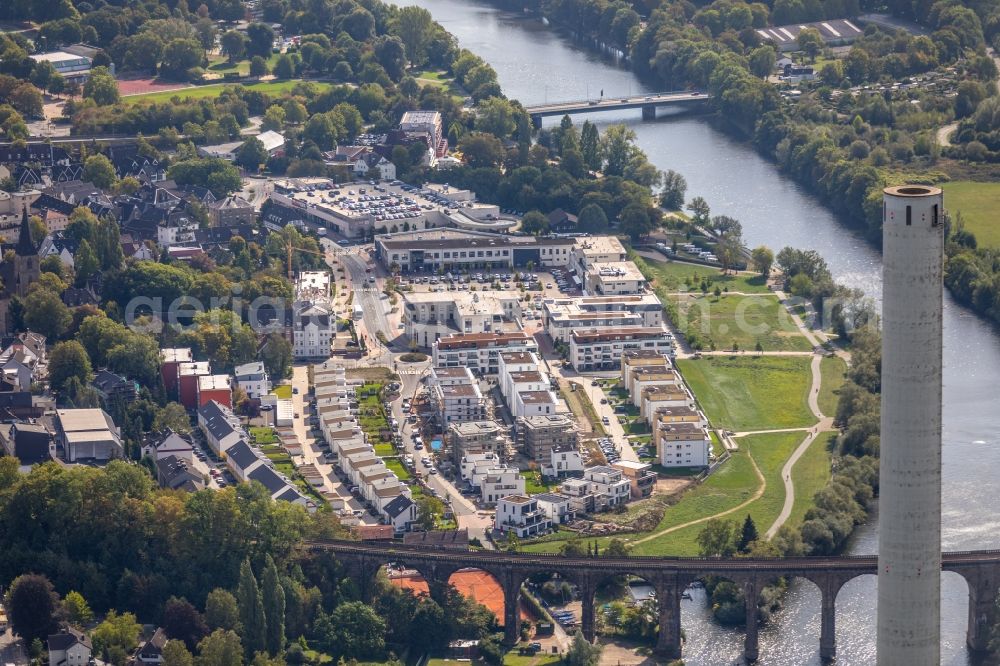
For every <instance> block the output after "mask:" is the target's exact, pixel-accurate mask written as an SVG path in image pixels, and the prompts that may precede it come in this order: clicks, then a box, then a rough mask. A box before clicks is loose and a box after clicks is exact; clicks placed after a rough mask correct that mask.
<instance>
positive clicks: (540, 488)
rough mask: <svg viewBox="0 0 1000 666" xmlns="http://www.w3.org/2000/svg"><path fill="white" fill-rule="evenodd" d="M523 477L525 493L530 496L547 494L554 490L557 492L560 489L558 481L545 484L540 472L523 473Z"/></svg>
mask: <svg viewBox="0 0 1000 666" xmlns="http://www.w3.org/2000/svg"><path fill="white" fill-rule="evenodd" d="M521 476H523V477H524V492H526V493H528V494H529V495H538V494H539V493H547V492H550V491H552V490H556V489H557V488H558V487H559V482H557V481H552V482H549V483H545V482H543V481H542V475H541V473H539V472H532V471H522V472H521Z"/></svg>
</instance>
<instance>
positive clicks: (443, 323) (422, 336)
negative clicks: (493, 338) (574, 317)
mask: <svg viewBox="0 0 1000 666" xmlns="http://www.w3.org/2000/svg"><path fill="white" fill-rule="evenodd" d="M402 296H403V327H404V333H405V334H406V337H407V338H409V339H410V340H411V341H413V342H415V343H416V344H418V345H420V346H422V347H431V346H433V345H434V343H435V342H436V341H437V340H438V339H440V338H442V337H448V336H451V335H454V334H475V333H501V332H503V330H504V322H511V323H512V322H514V321H516V320H517V319H519V318H520V316H521V300H520V296H519V294H517V293H516V292H510V291H481V292H480V291H474V292H465V291H462V292H448V291H441V292H433V291H432V292H403V294H402Z"/></svg>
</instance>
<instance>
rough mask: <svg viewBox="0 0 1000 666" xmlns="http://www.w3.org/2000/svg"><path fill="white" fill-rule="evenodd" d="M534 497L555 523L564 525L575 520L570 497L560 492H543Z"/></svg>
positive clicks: (541, 509)
mask: <svg viewBox="0 0 1000 666" xmlns="http://www.w3.org/2000/svg"><path fill="white" fill-rule="evenodd" d="M532 499H534V500H535V501H536V502H538V508H539V510H540V511H541V512H542V513H543V514H545V517H546V518H548V519H549V521H550V522H551V523H552V524H553V525H562V524H564V523H568V522H569V521H571V520H573V515H574V512H573V508H572V507H571V506H570V498H569V497H567V496H566V495H562V494H560V493H541V494H539V495H535V496H534V497H533V498H532Z"/></svg>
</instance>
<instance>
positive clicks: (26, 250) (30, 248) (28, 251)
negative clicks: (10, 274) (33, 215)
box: [14, 206, 38, 257]
mask: <svg viewBox="0 0 1000 666" xmlns="http://www.w3.org/2000/svg"><path fill="white" fill-rule="evenodd" d="M14 253H15V254H16V255H17V256H19V257H34V256H37V255H38V248H37V247H35V242H34V241H33V240H31V222H30V221H29V220H28V207H27V206H25V207H24V209H23V214H22V215H21V230H20V232H19V233H18V236H17V246H16V247H15V248H14Z"/></svg>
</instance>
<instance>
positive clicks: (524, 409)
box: [510, 390, 559, 418]
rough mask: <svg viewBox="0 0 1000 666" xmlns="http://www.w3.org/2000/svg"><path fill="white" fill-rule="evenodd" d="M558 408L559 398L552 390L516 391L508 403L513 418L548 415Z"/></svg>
mask: <svg viewBox="0 0 1000 666" xmlns="http://www.w3.org/2000/svg"><path fill="white" fill-rule="evenodd" d="M558 409H559V399H558V398H557V397H556V394H555V392H554V391H550V390H545V391H517V392H516V393H514V397H513V402H512V403H511V404H510V411H511V414H513V415H514V418H519V417H522V416H548V415H550V414H555V413H556V412H557V411H558Z"/></svg>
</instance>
